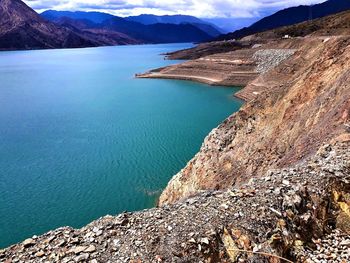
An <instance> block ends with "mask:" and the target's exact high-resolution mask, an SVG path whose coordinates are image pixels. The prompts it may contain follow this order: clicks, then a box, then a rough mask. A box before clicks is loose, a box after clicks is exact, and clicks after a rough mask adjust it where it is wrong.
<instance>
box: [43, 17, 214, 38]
mask: <svg viewBox="0 0 350 263" xmlns="http://www.w3.org/2000/svg"><path fill="white" fill-rule="evenodd" d="M41 16H42V17H44V18H45V19H47V20H50V21H52V22H55V23H57V24H60V25H62V26H65V27H70V28H71V27H75V28H77V29H79V30H83V31H84V32H86V31H88V32H96V31H101V30H103V32H106V33H107V32H114V33H115V32H118V33H120V34H124V35H125V36H128V37H129V38H131V39H134V40H136V41H139V42H141V43H178V42H203V41H208V40H210V39H211V38H212V36H211V35H210V34H208V33H206V32H204V30H201V29H200V28H199V27H197V26H195V25H192V24H164V23H157V24H150V25H144V24H142V23H139V22H134V21H129V20H127V19H124V18H121V17H118V16H113V15H110V14H105V13H99V12H69V11H54V10H49V11H45V12H43V13H42V14H41ZM104 18H106V19H104Z"/></svg>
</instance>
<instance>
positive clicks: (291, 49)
mask: <svg viewBox="0 0 350 263" xmlns="http://www.w3.org/2000/svg"><path fill="white" fill-rule="evenodd" d="M338 22H339V21H338ZM259 41H260V40H259ZM213 45H214V46H215V45H217V44H213ZM210 46H212V45H208V46H205V47H204V50H202V51H201V52H202V53H203V54H204V53H205V54H207V53H210V55H208V56H206V55H205V56H204V57H203V56H200V57H199V58H197V59H195V60H193V61H188V62H185V63H182V64H180V65H175V66H170V67H166V68H162V69H157V70H154V71H151V72H149V73H147V74H145V75H141V76H138V77H145V78H152V77H157V78H161V77H164V78H180V79H181V78H185V77H186V79H188V80H197V81H201V82H205V83H210V84H215V85H229V86H231V85H233V83H235V85H236V84H237V85H238V83H240V84H241V85H244V86H245V88H244V89H242V90H241V91H240V92H239V93H238V94H236V95H237V96H238V97H240V98H243V99H244V100H245V101H246V102H247V103H246V104H245V105H244V106H243V107H242V108H241V110H240V111H239V112H237V113H235V114H233V115H232V116H230V117H229V118H227V119H226V120H225V121H223V123H222V124H220V125H219V126H218V127H217V128H215V129H214V130H213V131H212V132H211V133H210V134H209V135H208V136H207V138H206V139H205V141H204V143H203V145H202V147H201V149H200V151H199V152H198V153H197V154H196V156H195V157H194V158H193V159H192V160H191V161H190V162H189V163H188V164H187V166H186V167H185V168H184V169H183V170H181V171H180V172H179V173H178V174H177V175H175V176H174V177H173V178H172V180H171V181H170V182H169V184H168V186H167V188H166V189H165V190H164V191H163V193H162V195H161V197H160V201H159V205H160V206H159V207H156V208H153V209H149V210H144V211H140V212H135V213H123V214H120V215H118V216H106V217H103V218H100V219H98V220H96V221H94V222H92V223H91V224H89V225H87V226H85V227H83V228H81V229H73V228H70V227H63V228H59V229H56V230H54V231H50V232H48V233H46V234H44V235H41V236H34V237H32V238H29V239H27V240H25V241H24V242H22V243H19V244H16V245H13V246H11V247H9V248H6V249H4V250H1V251H0V262H6V263H12V262H67V263H68V262H91V263H98V262H137V263H138V262H208V263H209V262H252V263H253V262H262V263H264V262H269V263H279V262H307V263H313V262H314V263H324V262H341V263H345V262H349V261H350V255H349V251H350V245H349V242H350V241H349V235H350V212H349V211H350V151H349V148H350V128H349V127H350V89H349V82H350V71H349V68H350V38H349V36H324V37H319V36H308V37H305V38H295V39H283V40H281V39H274V40H271V41H265V42H264V41H263V42H256V43H255V44H254V45H248V46H241V47H237V43H234V50H233V51H230V52H226V53H218V54H217V53H215V54H213V53H211V52H210V50H209V49H210V48H211V47H210ZM221 48H222V47H220V49H221ZM214 49H215V48H214ZM194 50H196V49H194ZM189 52H191V51H186V52H185V53H186V55H189ZM177 55H179V56H180V55H181V52H180V53H178V54H177Z"/></svg>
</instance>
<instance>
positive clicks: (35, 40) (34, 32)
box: [0, 0, 99, 49]
mask: <svg viewBox="0 0 350 263" xmlns="http://www.w3.org/2000/svg"><path fill="white" fill-rule="evenodd" d="M98 45H99V43H98V41H94V40H92V39H89V38H86V37H84V36H83V35H81V34H79V33H76V32H73V31H72V30H70V29H68V28H64V27H61V26H58V25H55V24H54V23H51V22H48V21H46V20H44V19H43V18H42V17H40V16H39V15H38V14H37V13H36V12H35V11H34V10H32V9H31V8H30V7H28V6H27V5H26V4H25V3H23V2H22V1H20V0H0V49H41V48H74V47H94V46H98Z"/></svg>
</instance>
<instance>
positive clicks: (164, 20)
mask: <svg viewBox="0 0 350 263" xmlns="http://www.w3.org/2000/svg"><path fill="white" fill-rule="evenodd" d="M41 16H42V17H44V18H45V19H48V20H50V21H54V22H56V21H58V20H59V19H60V18H62V17H68V18H71V19H74V20H89V21H91V22H93V23H95V24H99V25H100V26H98V27H104V26H106V25H108V24H110V22H111V21H113V23H115V25H113V28H116V27H121V28H123V31H122V32H123V33H125V34H128V33H130V35H131V36H132V34H133V33H135V32H142V31H144V30H146V31H152V29H154V28H155V27H154V25H155V24H162V25H163V26H162V28H165V25H167V27H169V29H168V30H169V31H170V33H171V30H173V29H175V28H178V27H176V26H181V25H185V24H190V25H192V26H194V27H195V28H197V29H199V30H200V31H203V32H204V33H206V34H207V35H208V36H209V38H210V37H217V36H219V35H220V34H221V32H220V31H219V29H217V28H216V27H215V26H214V25H212V24H210V23H207V22H205V21H202V20H201V19H198V18H196V17H192V16H182V15H175V16H155V15H140V16H135V17H126V18H122V17H118V16H113V15H111V14H107V13H102V12H82V11H77V12H70V11H56V10H47V11H45V12H43V13H42V14H41ZM145 26H146V27H145ZM187 29H189V28H188V27H187ZM128 30H129V31H128ZM165 33H166V32H162V34H165ZM185 33H186V32H185ZM191 33H192V34H194V36H195V35H196V34H198V33H199V32H197V33H196V32H195V31H194V30H193V29H192V30H191ZM138 35H140V34H138ZM179 37H180V36H179ZM141 38H142V37H141ZM146 38H147V39H152V37H151V38H150V36H147V37H146ZM204 38H206V40H209V38H208V37H204ZM172 39H173V38H172ZM196 41H202V39H199V40H196ZM175 42H178V41H175Z"/></svg>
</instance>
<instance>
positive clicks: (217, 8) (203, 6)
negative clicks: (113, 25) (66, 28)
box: [25, 0, 325, 18]
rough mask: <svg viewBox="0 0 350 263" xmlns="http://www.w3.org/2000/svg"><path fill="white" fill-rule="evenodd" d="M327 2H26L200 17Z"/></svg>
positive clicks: (29, 0)
mask: <svg viewBox="0 0 350 263" xmlns="http://www.w3.org/2000/svg"><path fill="white" fill-rule="evenodd" d="M324 1H325V0H280V1H278V0H25V2H26V3H27V4H28V5H29V6H31V7H33V8H34V9H36V10H37V11H39V12H41V11H44V10H47V9H55V10H69V11H78V10H80V11H101V12H108V13H112V14H115V15H119V16H129V15H139V14H157V15H165V14H169V15H172V14H185V15H194V16H197V17H236V18H243V17H258V16H260V14H261V12H266V10H279V9H282V8H286V7H290V6H296V5H301V4H304V5H307V4H316V3H320V2H324Z"/></svg>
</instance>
